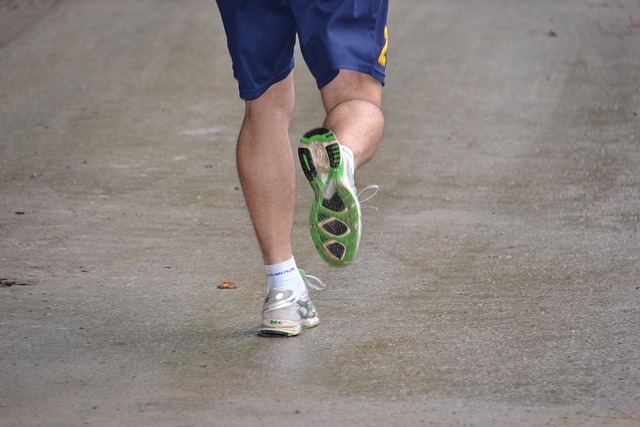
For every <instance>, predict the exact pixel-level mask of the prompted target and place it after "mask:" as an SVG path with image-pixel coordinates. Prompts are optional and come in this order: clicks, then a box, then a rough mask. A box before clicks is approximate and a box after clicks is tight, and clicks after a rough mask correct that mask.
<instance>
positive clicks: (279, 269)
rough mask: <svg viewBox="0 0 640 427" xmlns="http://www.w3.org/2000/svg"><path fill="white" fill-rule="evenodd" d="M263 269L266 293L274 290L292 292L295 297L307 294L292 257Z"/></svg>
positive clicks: (305, 286)
mask: <svg viewBox="0 0 640 427" xmlns="http://www.w3.org/2000/svg"><path fill="white" fill-rule="evenodd" d="M264 269H265V272H266V273H267V292H269V291H270V290H271V289H273V288H275V289H280V290H287V289H289V290H292V291H293V294H294V295H297V296H304V295H306V294H307V285H306V284H305V283H304V280H303V279H302V276H301V275H300V272H299V271H298V266H297V265H296V260H295V258H294V257H291V258H290V259H288V260H286V261H283V262H279V263H278V264H271V265H265V266H264Z"/></svg>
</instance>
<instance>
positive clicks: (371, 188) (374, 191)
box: [358, 184, 380, 211]
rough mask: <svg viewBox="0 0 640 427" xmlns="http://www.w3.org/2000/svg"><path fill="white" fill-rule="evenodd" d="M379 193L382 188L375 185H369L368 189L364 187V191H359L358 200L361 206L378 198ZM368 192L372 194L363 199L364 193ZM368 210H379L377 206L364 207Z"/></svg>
mask: <svg viewBox="0 0 640 427" xmlns="http://www.w3.org/2000/svg"><path fill="white" fill-rule="evenodd" d="M378 191H380V186H379V185H376V184H373V185H368V186H366V187H364V188H363V189H362V190H360V191H358V200H359V201H360V205H361V206H362V204H363V203H365V202H368V201H369V200H371V199H373V198H374V197H376V194H378ZM366 192H370V193H372V194H370V195H368V196H367V197H364V198H363V197H362V194H363V193H366ZM364 206H366V207H368V208H371V209H373V210H376V211H377V210H378V207H377V206H368V205H364Z"/></svg>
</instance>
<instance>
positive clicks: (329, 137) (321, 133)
mask: <svg viewBox="0 0 640 427" xmlns="http://www.w3.org/2000/svg"><path fill="white" fill-rule="evenodd" d="M335 140H336V136H335V135H334V134H333V132H331V131H330V130H329V129H325V128H316V129H312V130H310V131H309V132H307V133H305V134H304V135H303V136H302V138H300V143H302V144H306V145H309V144H311V143H313V142H315V141H320V142H322V143H329V142H334V141H335Z"/></svg>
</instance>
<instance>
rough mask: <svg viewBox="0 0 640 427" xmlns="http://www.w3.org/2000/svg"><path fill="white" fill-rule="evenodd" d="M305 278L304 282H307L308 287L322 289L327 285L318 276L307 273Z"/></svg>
mask: <svg viewBox="0 0 640 427" xmlns="http://www.w3.org/2000/svg"><path fill="white" fill-rule="evenodd" d="M303 279H304V283H306V284H307V286H308V287H310V288H313V289H315V290H316V291H322V290H324V289H325V288H326V287H327V285H325V284H324V283H323V282H322V280H320V279H318V278H317V277H316V276H311V275H310V274H305V275H304V276H303Z"/></svg>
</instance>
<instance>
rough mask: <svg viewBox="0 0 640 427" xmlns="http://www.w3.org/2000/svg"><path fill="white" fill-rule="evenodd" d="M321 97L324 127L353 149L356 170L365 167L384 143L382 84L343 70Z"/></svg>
mask: <svg viewBox="0 0 640 427" xmlns="http://www.w3.org/2000/svg"><path fill="white" fill-rule="evenodd" d="M321 93H322V101H323V103H324V108H325V111H326V112H327V117H326V119H325V122H324V127H325V128H327V129H330V130H331V131H333V133H334V134H335V135H336V137H337V138H338V141H339V142H340V144H341V145H345V146H347V147H349V149H351V151H352V152H353V154H354V157H355V162H356V164H355V167H356V168H358V167H359V166H362V165H364V164H365V163H367V162H368V161H369V160H370V159H371V157H373V155H374V153H375V151H376V149H377V148H378V145H379V144H380V140H381V139H382V132H383V128H384V115H383V113H382V84H381V83H380V82H379V81H378V80H376V79H374V78H373V77H371V76H369V75H366V74H362V73H359V72H356V71H349V70H341V71H340V74H338V76H337V77H336V78H335V79H333V80H332V81H331V83H329V84H328V85H326V86H325V87H323V88H322V90H321Z"/></svg>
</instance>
